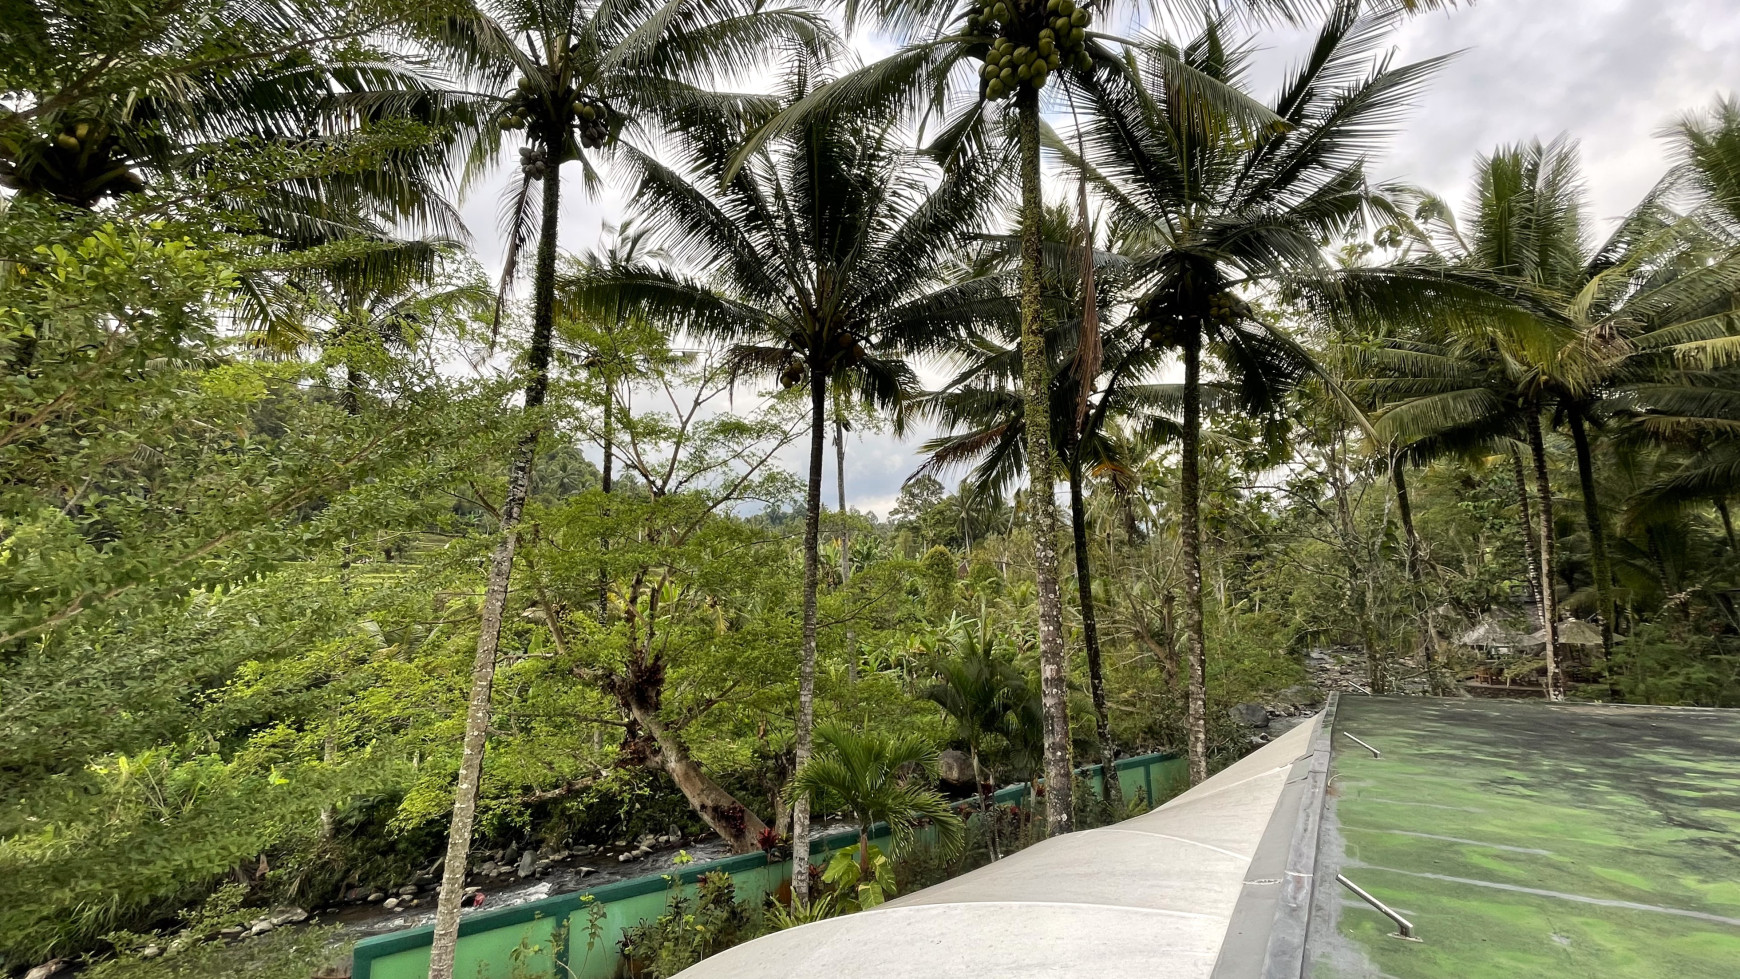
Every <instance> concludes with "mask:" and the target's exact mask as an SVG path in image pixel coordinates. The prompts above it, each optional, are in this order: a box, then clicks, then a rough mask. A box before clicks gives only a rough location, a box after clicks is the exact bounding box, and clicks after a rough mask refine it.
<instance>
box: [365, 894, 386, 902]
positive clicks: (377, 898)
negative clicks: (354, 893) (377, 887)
mask: <svg viewBox="0 0 1740 979" xmlns="http://www.w3.org/2000/svg"><path fill="white" fill-rule="evenodd" d="M386 899H387V895H386V894H385V893H384V892H381V891H375V892H374V893H373V894H370V895H369V903H370V904H379V903H381V902H382V901H385V900H386Z"/></svg>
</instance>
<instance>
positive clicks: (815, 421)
mask: <svg viewBox="0 0 1740 979" xmlns="http://www.w3.org/2000/svg"><path fill="white" fill-rule="evenodd" d="M827 425H828V375H827V373H826V372H825V371H824V370H823V369H822V367H821V365H819V364H817V365H814V366H812V367H811V368H810V479H809V488H808V491H807V492H806V494H805V496H804V651H803V665H802V666H800V667H799V668H798V716H797V758H796V765H797V770H799V771H801V770H802V769H803V767H804V765H805V763H807V762H808V761H809V760H810V733H811V729H812V728H814V726H815V720H816V584H817V580H818V578H819V577H820V572H821V556H820V555H819V554H818V553H817V551H818V550H819V549H820V543H821V526H822V457H823V456H822V454H823V453H824V452H826V451H827V447H828V442H827V438H828V429H827ZM809 870H810V797H809V794H808V793H804V792H800V793H798V795H797V798H796V799H794V800H792V811H791V893H792V900H793V901H794V902H795V903H797V904H800V905H803V904H808V903H809V900H810V873H809Z"/></svg>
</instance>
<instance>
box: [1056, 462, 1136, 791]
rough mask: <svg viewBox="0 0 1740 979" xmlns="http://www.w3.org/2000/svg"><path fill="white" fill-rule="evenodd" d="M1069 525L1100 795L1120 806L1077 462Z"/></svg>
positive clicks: (1071, 484) (1072, 477)
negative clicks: (1096, 736)
mask: <svg viewBox="0 0 1740 979" xmlns="http://www.w3.org/2000/svg"><path fill="white" fill-rule="evenodd" d="M1069 525H1070V530H1071V531H1072V532H1073V533H1074V535H1075V593H1076V598H1077V600H1078V601H1080V603H1081V639H1082V645H1084V646H1086V647H1087V663H1088V689H1089V691H1090V692H1091V693H1092V694H1093V701H1094V727H1095V729H1096V731H1097V733H1098V734H1099V741H1100V778H1101V782H1102V785H1101V791H1100V797H1101V798H1102V799H1104V800H1105V801H1106V802H1107V803H1108V804H1110V805H1114V806H1122V805H1123V802H1124V791H1123V788H1124V787H1123V786H1121V785H1119V784H1118V765H1117V761H1118V749H1117V745H1116V744H1115V743H1113V741H1112V720H1111V716H1110V715H1109V714H1108V712H1107V709H1106V676H1105V672H1104V670H1103V668H1102V667H1101V661H1100V630H1099V623H1098V621H1097V619H1096V616H1095V614H1094V587H1093V583H1094V578H1093V568H1092V566H1091V564H1090V562H1089V555H1088V538H1087V506H1086V504H1085V503H1084V502H1083V500H1082V492H1081V464H1080V463H1079V462H1078V463H1076V464H1075V465H1072V466H1070V468H1069Z"/></svg>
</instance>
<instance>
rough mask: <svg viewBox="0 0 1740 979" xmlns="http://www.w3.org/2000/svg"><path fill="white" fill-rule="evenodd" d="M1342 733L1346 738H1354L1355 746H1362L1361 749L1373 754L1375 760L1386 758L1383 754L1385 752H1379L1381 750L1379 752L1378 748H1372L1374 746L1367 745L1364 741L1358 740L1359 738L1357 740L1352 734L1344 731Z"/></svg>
mask: <svg viewBox="0 0 1740 979" xmlns="http://www.w3.org/2000/svg"><path fill="white" fill-rule="evenodd" d="M1341 733H1342V734H1344V735H1346V736H1347V737H1350V738H1353V742H1354V744H1357V745H1359V746H1360V747H1361V748H1364V749H1365V750H1367V751H1369V752H1371V756H1372V757H1373V758H1382V757H1383V756H1384V753H1383V752H1381V751H1379V750H1377V749H1376V748H1373V747H1372V746H1371V745H1369V744H1366V743H1365V742H1364V741H1361V740H1360V739H1358V738H1355V737H1354V736H1353V735H1351V734H1348V733H1347V732H1346V731H1343V732H1341Z"/></svg>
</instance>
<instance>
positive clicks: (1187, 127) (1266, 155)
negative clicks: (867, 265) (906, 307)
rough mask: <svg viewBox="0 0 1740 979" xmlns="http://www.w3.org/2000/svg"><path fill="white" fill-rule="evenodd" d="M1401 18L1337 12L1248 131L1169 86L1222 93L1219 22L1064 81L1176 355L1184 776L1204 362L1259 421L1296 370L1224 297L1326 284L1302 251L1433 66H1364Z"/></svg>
mask: <svg viewBox="0 0 1740 979" xmlns="http://www.w3.org/2000/svg"><path fill="white" fill-rule="evenodd" d="M1399 16H1400V13H1398V12H1395V11H1390V12H1386V13H1377V14H1370V15H1367V14H1363V13H1362V12H1361V10H1360V8H1359V5H1358V4H1355V3H1342V4H1338V5H1337V6H1336V7H1335V9H1334V10H1333V11H1332V13H1331V15H1330V16H1329V18H1328V19H1327V20H1326V21H1325V23H1324V24H1323V26H1322V27H1321V29H1320V30H1319V32H1318V35H1317V40H1316V43H1315V44H1314V45H1313V47H1312V49H1311V54H1310V55H1309V56H1308V57H1307V58H1306V59H1305V61H1304V62H1303V63H1302V64H1300V65H1299V66H1298V67H1297V68H1296V69H1295V70H1294V71H1293V72H1292V74H1291V76H1290V77H1288V78H1287V79H1286V81H1285V84H1284V85H1283V86H1282V88H1281V91H1280V92H1279V94H1278V95H1277V96H1276V98H1275V100H1274V101H1273V103H1272V104H1271V105H1270V106H1269V110H1270V111H1271V112H1272V114H1273V115H1274V116H1275V117H1277V118H1279V119H1280V120H1281V121H1282V125H1281V126H1280V127H1269V128H1267V129H1264V130H1262V131H1255V132H1253V131H1251V130H1250V129H1249V128H1248V127H1246V126H1242V125H1241V124H1240V122H1239V120H1238V119H1237V118H1234V117H1229V116H1227V115H1226V114H1223V113H1217V112H1213V111H1209V109H1208V108H1207V107H1205V106H1204V105H1203V103H1202V102H1201V100H1200V99H1197V98H1194V97H1192V95H1191V94H1190V92H1189V91H1187V90H1186V88H1185V87H1184V86H1182V85H1180V84H1179V82H1178V81H1177V79H1176V77H1175V76H1176V73H1175V72H1174V71H1173V70H1172V68H1171V66H1172V64H1173V63H1174V62H1182V63H1184V64H1185V65H1187V66H1188V67H1189V68H1190V69H1191V70H1192V71H1194V72H1196V73H1197V74H1199V75H1200V76H1202V77H1205V78H1208V79H1210V80H1212V81H1214V82H1215V83H1218V84H1220V85H1222V86H1234V85H1237V84H1238V83H1239V82H1240V81H1241V80H1242V79H1243V77H1244V74H1245V72H1246V71H1247V70H1248V66H1249V62H1250V56H1251V48H1250V46H1249V45H1248V43H1239V42H1237V41H1235V40H1234V39H1233V38H1232V37H1230V36H1229V34H1228V32H1227V30H1226V29H1225V27H1224V25H1222V24H1219V23H1214V24H1210V25H1209V26H1208V28H1207V29H1206V30H1205V31H1204V32H1203V33H1202V34H1201V35H1199V36H1198V37H1197V38H1196V39H1195V40H1193V41H1192V42H1191V43H1190V44H1189V45H1187V46H1186V47H1184V48H1183V49H1181V50H1171V51H1168V52H1167V53H1166V55H1165V56H1164V57H1161V56H1158V55H1150V54H1148V53H1147V52H1144V56H1142V57H1139V58H1137V59H1135V61H1134V68H1133V70H1131V71H1129V72H1127V73H1120V74H1111V73H1105V74H1101V75H1097V76H1094V77H1093V78H1090V79H1085V80H1083V82H1082V83H1081V94H1080V97H1079V101H1080V103H1081V105H1082V108H1083V109H1085V110H1087V112H1086V114H1087V115H1088V118H1086V119H1084V120H1083V122H1082V124H1081V137H1080V139H1081V141H1082V143H1083V145H1084V147H1085V155H1086V158H1085V159H1083V158H1082V157H1081V156H1079V155H1077V154H1075V153H1073V152H1071V151H1070V150H1069V149H1068V147H1067V144H1065V143H1062V142H1060V143H1059V146H1060V148H1061V149H1062V151H1063V153H1064V155H1065V157H1066V158H1067V159H1069V160H1070V162H1071V163H1072V164H1074V165H1076V166H1078V167H1080V168H1082V169H1083V170H1084V172H1085V173H1086V174H1087V175H1088V177H1089V178H1090V179H1091V180H1092V181H1093V182H1094V183H1095V184H1096V185H1097V186H1098V187H1099V189H1100V191H1101V193H1102V194H1103V195H1104V197H1105V199H1106V201H1107V204H1108V208H1109V213H1110V219H1111V220H1112V221H1113V223H1114V224H1116V225H1119V226H1120V227H1121V228H1123V229H1124V231H1123V233H1124V234H1125V235H1127V236H1128V239H1129V241H1130V242H1131V244H1130V246H1129V247H1128V248H1127V249H1126V252H1127V254H1128V255H1129V259H1130V261H1131V263H1132V276H1133V277H1139V281H1140V282H1141V288H1142V293H1141V296H1140V298H1139V299H1138V300H1137V302H1136V306H1135V312H1134V317H1135V320H1136V322H1137V323H1139V324H1140V325H1141V327H1142V329H1143V330H1144V335H1145V337H1146V340H1147V342H1148V343H1150V344H1152V345H1154V346H1156V347H1158V348H1162V349H1168V350H1177V351H1178V352H1179V353H1180V354H1181V358H1182V360H1183V366H1184V383H1183V388H1182V391H1181V397H1180V410H1179V414H1180V416H1181V417H1180V419H1179V421H1180V423H1181V425H1180V429H1181V431H1180V438H1181V442H1182V450H1181V454H1182V458H1181V465H1180V495H1181V500H1180V503H1181V506H1180V515H1181V521H1180V524H1181V526H1180V532H1181V534H1182V538H1183V540H1182V552H1183V565H1184V568H1183V570H1184V593H1185V627H1186V650H1187V660H1188V666H1189V676H1190V678H1189V729H1190V735H1189V737H1190V771H1191V778H1192V779H1193V780H1195V781H1200V780H1202V779H1203V778H1205V777H1207V772H1208V758H1207V692H1206V659H1205V638H1204V634H1203V614H1202V570H1201V553H1200V552H1201V519H1200V514H1199V504H1198V499H1199V493H1200V476H1199V472H1198V455H1199V441H1200V432H1201V424H1202V423H1201V413H1202V388H1203V378H1202V373H1203V371H1202V366H1203V358H1204V354H1208V355H1211V356H1212V357H1214V358H1215V359H1216V360H1218V362H1219V364H1220V367H1221V370H1222V372H1223V373H1224V375H1225V376H1226V379H1227V382H1228V384H1229V386H1230V387H1231V388H1232V391H1233V394H1234V396H1235V397H1236V400H1237V401H1238V402H1239V403H1240V404H1241V405H1242V407H1243V408H1244V409H1245V410H1247V411H1251V412H1264V411H1267V410H1269V409H1270V408H1271V406H1273V405H1274V404H1275V403H1276V401H1277V399H1278V397H1279V395H1280V393H1281V392H1282V391H1284V390H1285V389H1286V388H1287V387H1289V386H1290V385H1291V384H1293V383H1294V382H1295V381H1296V380H1298V378H1299V377H1300V376H1301V375H1302V374H1303V373H1304V372H1305V371H1307V370H1310V369H1313V366H1314V365H1313V363H1312V361H1311V360H1310V358H1309V357H1308V356H1307V355H1306V354H1305V353H1304V351H1303V350H1302V349H1301V348H1300V347H1299V346H1298V344H1296V343H1295V342H1294V341H1293V340H1292V339H1291V338H1289V337H1288V336H1286V335H1285V334H1284V333H1283V332H1281V331H1280V330H1278V329H1277V328H1275V327H1274V326H1272V325H1271V324H1269V323H1268V322H1266V321H1265V320H1263V319H1262V318H1261V317H1259V316H1258V315H1257V314H1256V313H1255V311H1253V310H1252V308H1251V307H1250V306H1249V305H1248V304H1246V303H1245V301H1244V300H1243V299H1241V298H1240V297H1239V295H1238V294H1237V293H1238V291H1239V290H1247V291H1248V290H1251V289H1255V288H1262V287H1265V286H1272V285H1276V284H1281V283H1287V282H1290V281H1292V280H1295V279H1299V278H1322V277H1325V276H1327V275H1328V274H1329V272H1330V270H1329V269H1328V268H1327V267H1326V264H1325V259H1324V257H1323V254H1322V249H1321V247H1320V245H1319V242H1320V241H1322V240H1325V239H1332V238H1334V237H1335V236H1337V235H1338V234H1340V233H1342V232H1343V231H1345V230H1347V229H1348V228H1349V227H1350V226H1351V225H1353V224H1354V222H1355V221H1356V220H1357V219H1358V218H1359V217H1360V215H1361V212H1362V210H1363V209H1364V208H1365V207H1366V206H1367V195H1366V188H1365V180H1364V172H1363V160H1364V157H1365V155H1366V154H1368V153H1370V152H1371V151H1373V150H1374V149H1376V148H1377V147H1378V146H1379V145H1380V144H1381V141H1382V140H1383V139H1384V138H1385V136H1386V135H1387V132H1388V130H1387V127H1388V125H1389V124H1391V123H1392V122H1393V121H1394V120H1395V119H1396V118H1397V117H1398V116H1399V115H1400V113H1401V112H1402V110H1403V109H1404V108H1405V107H1406V106H1407V105H1408V103H1409V102H1410V100H1411V99H1412V98H1413V96H1414V95H1415V93H1417V92H1418V91H1419V89H1420V87H1421V86H1422V84H1423V83H1424V82H1425V80H1426V79H1427V78H1428V77H1429V76H1430V75H1431V73H1432V72H1433V71H1434V70H1435V69H1436V68H1437V67H1438V65H1439V64H1441V59H1435V60H1431V61H1425V62H1420V63H1416V64H1411V65H1405V66H1401V67H1395V66H1392V65H1391V64H1390V63H1389V61H1388V59H1387V58H1382V57H1378V56H1376V55H1375V54H1374V51H1375V49H1376V48H1377V46H1378V45H1379V44H1381V43H1382V42H1383V40H1384V39H1385V38H1386V37H1387V35H1388V31H1389V30H1390V28H1391V27H1392V26H1393V25H1394V23H1395V21H1396V19H1397V18H1398V17H1399Z"/></svg>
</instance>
